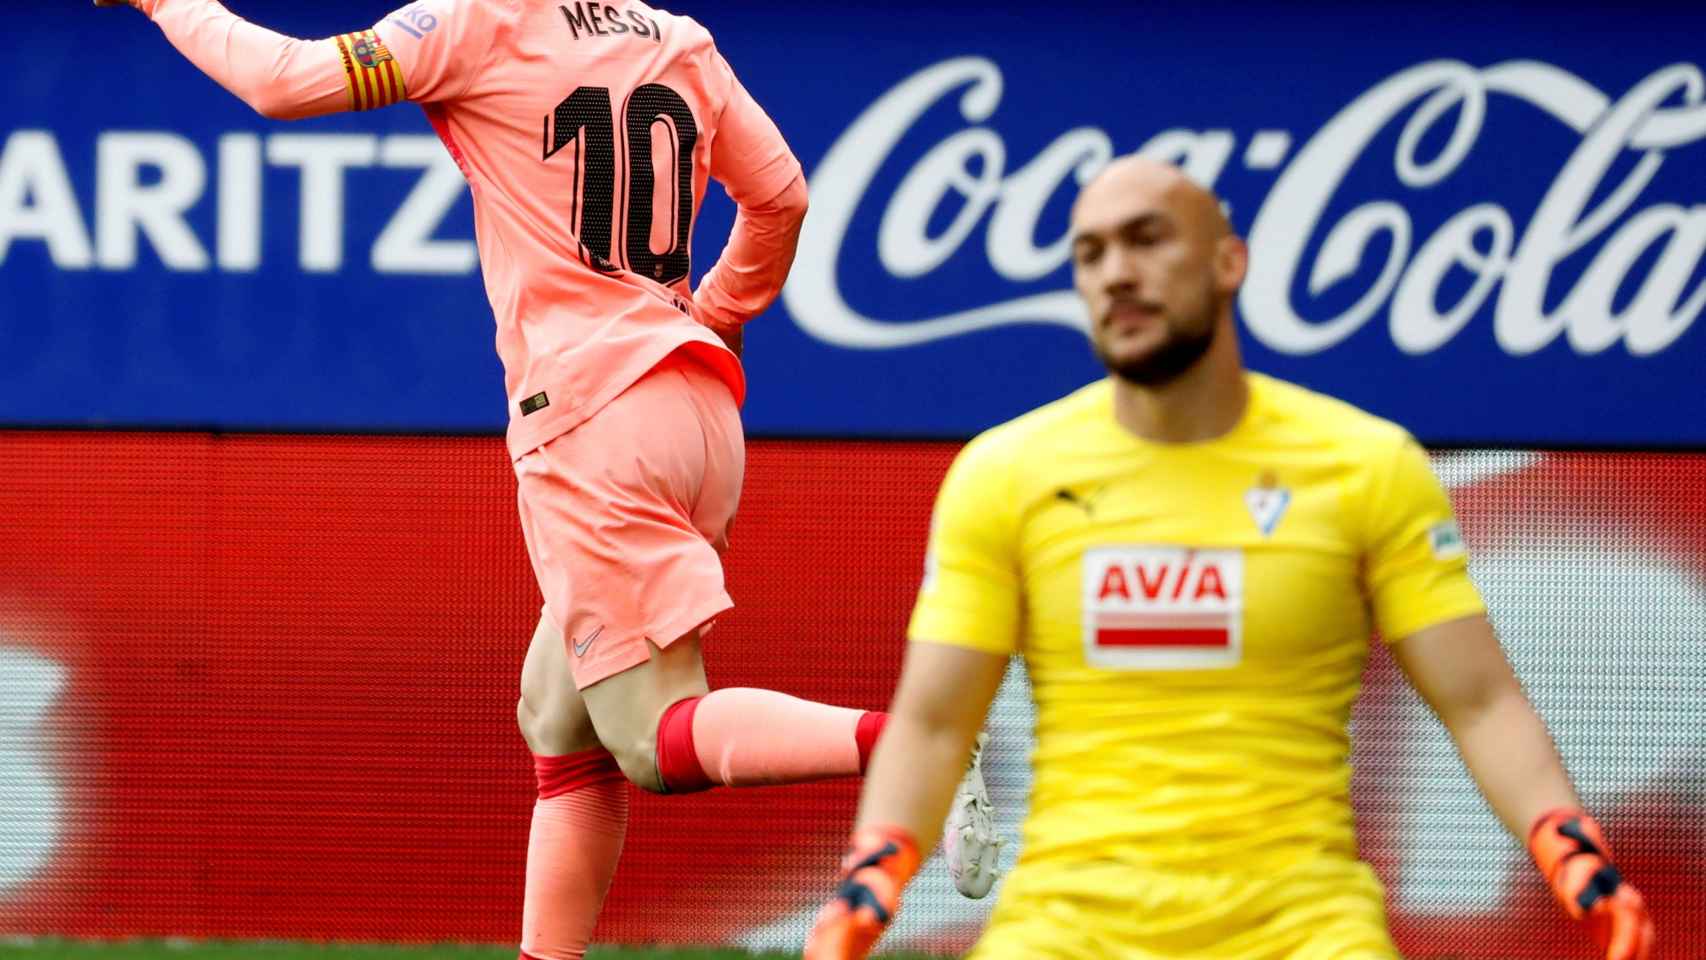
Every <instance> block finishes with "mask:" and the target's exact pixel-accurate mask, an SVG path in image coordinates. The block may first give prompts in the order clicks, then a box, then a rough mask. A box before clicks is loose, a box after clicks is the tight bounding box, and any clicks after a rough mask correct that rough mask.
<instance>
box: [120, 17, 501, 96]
mask: <svg viewBox="0 0 1706 960" xmlns="http://www.w3.org/2000/svg"><path fill="white" fill-rule="evenodd" d="M95 5H96V6H98V7H116V6H129V7H134V8H135V9H137V10H140V11H141V12H142V13H144V14H146V15H147V16H148V17H149V19H151V20H153V21H154V23H155V25H156V26H158V27H159V28H160V31H161V32H162V33H164V34H165V35H166V39H167V40H169V41H171V43H172V45H173V46H174V47H176V48H177V49H178V51H179V52H180V53H182V54H183V55H184V57H185V58H186V59H188V60H189V61H190V62H191V63H193V64H195V65H196V67H198V68H199V69H200V70H201V71H202V72H203V73H205V74H207V75H208V76H209V77H211V78H212V79H213V80H214V81H215V82H217V83H218V84H219V85H220V86H222V87H224V88H225V89H226V90H229V91H230V92H231V93H233V94H235V95H236V96H237V97H238V98H239V99H241V100H242V101H243V102H244V103H246V104H248V105H249V106H250V107H252V108H253V109H254V110H255V111H256V112H258V113H260V114H262V115H263V116H266V117H269V118H272V119H275V120H301V119H306V118H308V117H318V116H325V115H327V114H332V113H341V112H345V111H351V110H372V109H375V108H377V107H385V106H390V105H391V104H394V103H400V102H402V101H403V100H416V101H424V100H436V99H447V98H448V96H447V95H454V94H456V93H460V92H461V90H462V89H463V88H464V87H466V81H467V78H468V77H469V76H470V75H471V73H472V71H471V70H470V69H469V67H470V65H474V64H477V63H478V62H480V61H481V59H482V58H483V52H484V51H485V50H486V49H489V46H490V45H489V44H482V43H479V42H477V41H475V40H471V39H470V38H468V37H464V36H454V35H453V34H455V33H456V32H457V31H455V30H452V29H443V30H438V33H439V35H438V36H436V37H433V36H430V35H431V33H432V32H433V31H434V30H435V29H437V28H438V26H439V23H440V21H441V20H448V19H450V18H449V17H448V16H447V14H448V12H449V7H450V6H452V5H453V4H452V0H425V2H421V3H416V4H413V5H411V6H410V7H407V8H404V9H403V10H401V11H398V13H397V14H395V15H393V16H392V17H391V18H389V19H387V20H385V21H383V22H382V23H381V24H380V25H379V26H377V27H376V28H374V29H372V30H359V31H356V32H353V33H346V34H340V35H338V36H335V37H328V38H326V39H323V40H301V39H297V38H295V37H289V36H285V35H284V34H281V33H277V32H275V31H272V30H268V29H266V28H265V27H262V26H259V25H256V24H253V23H250V22H248V21H247V20H244V19H243V18H241V17H239V16H237V15H236V14H234V13H232V12H231V11H230V10H227V9H226V8H225V7H224V5H223V4H221V3H218V2H216V0H95ZM441 8H442V9H441ZM478 20H479V18H478V16H477V12H476V11H474V10H469V11H467V13H466V15H465V16H462V17H460V18H458V21H459V23H460V24H461V25H462V26H463V27H466V26H467V24H468V23H470V22H478ZM462 32H464V33H465V32H466V30H465V29H464V30H463V31H462ZM388 43H389V44H390V46H388V45H387V44H388ZM393 46H397V47H403V46H407V47H408V50H407V57H408V62H407V63H404V62H400V61H399V59H398V55H394V54H393V52H392V47H393ZM459 49H461V50H478V51H480V53H479V54H476V55H474V56H472V57H468V56H458V55H457V52H456V51H458V50H459Z"/></svg>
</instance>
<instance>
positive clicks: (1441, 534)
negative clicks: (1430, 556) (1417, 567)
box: [1428, 520, 1463, 560]
mask: <svg viewBox="0 0 1706 960" xmlns="http://www.w3.org/2000/svg"><path fill="white" fill-rule="evenodd" d="M1428 545H1429V546H1431V547H1432V548H1433V552H1434V558H1435V559H1438V560H1452V559H1455V558H1457V557H1461V556H1463V533H1462V531H1460V530H1458V529H1457V522H1456V521H1454V520H1444V521H1441V522H1439V523H1436V524H1434V525H1433V526H1432V527H1429V528H1428Z"/></svg>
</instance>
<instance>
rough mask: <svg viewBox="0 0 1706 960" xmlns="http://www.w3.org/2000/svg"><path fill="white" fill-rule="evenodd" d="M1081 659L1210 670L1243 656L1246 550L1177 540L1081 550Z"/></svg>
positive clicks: (1112, 665) (1120, 666) (1117, 665)
mask: <svg viewBox="0 0 1706 960" xmlns="http://www.w3.org/2000/svg"><path fill="white" fill-rule="evenodd" d="M1083 564H1084V570H1083V585H1084V601H1083V621H1084V658H1085V660H1086V661H1088V662H1089V663H1090V665H1091V666H1096V667H1103V668H1107V669H1114V670H1212V669H1223V668H1226V667H1232V666H1236V665H1237V664H1238V662H1239V661H1240V660H1241V659H1242V657H1243V649H1244V646H1243V622H1244V552H1243V551H1242V550H1238V549H1199V548H1194V547H1184V546H1174V545H1153V546H1114V547H1100V548H1097V549H1095V550H1087V551H1085V553H1084V561H1083Z"/></svg>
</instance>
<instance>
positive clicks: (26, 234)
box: [0, 130, 479, 274]
mask: <svg viewBox="0 0 1706 960" xmlns="http://www.w3.org/2000/svg"><path fill="white" fill-rule="evenodd" d="M215 153H216V158H215V161H214V162H213V163H212V164H211V165H210V164H209V162H208V158H207V157H206V156H204V155H203V152H202V148H201V147H200V146H198V145H197V144H196V143H194V142H193V141H191V140H188V139H185V138H184V137H181V136H179V135H177V134H173V133H159V132H136V133H117V132H115V133H104V134H101V135H100V136H99V137H98V138H97V139H96V141H95V188H94V204H93V210H92V214H93V216H92V218H91V217H90V216H89V213H90V212H91V211H86V210H84V209H83V207H82V206H81V205H80V204H79V202H78V197H79V194H78V191H76V190H74V189H73V187H72V179H71V175H70V173H69V172H68V170H67V167H66V162H65V155H64V152H63V151H62V150H61V149H60V145H59V139H58V138H57V137H56V136H55V135H54V134H53V133H52V132H50V131H46V130H17V131H14V132H12V134H11V135H10V136H8V137H7V138H6V140H5V143H4V146H3V148H0V266H4V264H5V262H6V257H7V254H8V253H9V252H10V251H11V249H12V247H13V245H14V244H17V243H21V242H32V241H33V242H37V243H41V244H44V245H45V246H46V249H47V253H48V256H49V257H50V258H51V259H52V260H53V263H54V266H56V267H58V268H59V269H61V270H90V269H100V270H112V271H121V270H132V269H135V268H136V266H137V262H138V257H139V251H140V248H141V246H142V243H143V242H144V241H146V242H147V243H148V244H149V246H151V247H152V248H153V250H154V253H155V254H156V255H157V256H158V257H159V258H160V262H161V263H162V264H163V265H164V266H165V267H166V269H168V270H172V271H180V272H196V271H205V270H209V269H212V268H214V267H217V268H218V269H219V270H221V271H223V272H227V273H251V272H254V271H256V270H259V269H260V268H261V238H262V230H261V228H262V223H263V220H264V219H265V218H264V216H263V214H264V211H263V204H262V201H263V199H264V198H265V196H266V193H267V191H266V190H265V189H264V186H263V184H264V180H265V174H266V172H267V171H268V170H269V169H279V168H283V169H294V170H296V171H298V174H299V179H300V185H301V189H300V190H299V195H300V201H299V208H298V222H299V224H300V229H299V231H298V240H297V251H296V253H297V263H298V266H299V267H300V269H301V270H302V271H303V272H304V273H336V272H338V271H340V270H342V269H343V268H344V264H345V261H346V260H347V252H346V249H345V247H346V234H347V233H348V232H349V231H348V229H347V228H346V219H347V218H346V213H347V208H348V201H347V194H348V192H349V191H348V190H347V189H346V185H347V180H348V177H349V174H350V173H351V172H352V171H359V170H366V169H379V170H392V171H405V172H408V171H412V173H409V174H408V175H410V176H413V177H414V184H415V185H414V188H413V190H412V191H411V192H410V193H409V194H408V196H407V197H406V198H405V199H404V200H403V202H402V204H401V205H400V206H398V207H397V208H396V210H395V211H391V212H389V219H388V220H386V221H385V225H384V227H383V228H382V229H381V230H380V231H379V233H378V235H377V236H376V237H375V238H374V239H373V241H372V246H371V247H370V249H369V251H368V256H367V259H368V262H369V264H370V265H371V268H372V269H373V270H374V271H375V272H377V273H381V274H468V273H472V272H473V271H474V270H475V268H476V267H477V266H478V265H479V254H478V251H477V250H476V248H475V245H474V243H473V241H472V240H467V239H454V240H447V239H439V238H437V236H436V234H437V231H438V229H439V227H440V225H441V224H442V223H443V222H444V219H445V216H446V215H447V214H448V213H449V212H450V210H451V208H452V206H453V205H454V204H455V203H456V201H457V200H458V199H460V198H461V197H462V196H463V194H464V193H465V192H466V190H467V183H466V181H465V180H463V178H462V172H461V171H460V170H458V169H457V167H456V164H455V162H454V161H452V160H451V159H450V155H449V154H448V153H447V152H446V151H445V149H444V146H443V145H442V144H440V143H439V141H438V139H437V138H435V137H431V136H425V135H404V134H398V135H393V136H385V137H378V136H369V135H360V134H315V133H307V134H305V133H280V134H274V135H272V136H267V137H261V136H258V135H255V134H249V133H232V134H227V135H225V136H222V137H220V138H219V141H218V147H217V149H216V151H215ZM210 181H211V183H210ZM210 193H211V194H212V195H213V200H214V203H215V204H216V208H215V216H216V220H215V224H216V225H215V228H214V234H215V235H214V236H213V237H212V238H208V237H204V236H200V235H198V234H197V233H196V231H195V230H194V228H192V227H191V225H190V222H189V214H190V212H191V210H193V209H194V208H196V207H197V206H198V205H200V204H201V203H202V202H203V201H204V200H206V199H208V196H209V194H210Z"/></svg>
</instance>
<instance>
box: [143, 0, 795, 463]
mask: <svg viewBox="0 0 1706 960" xmlns="http://www.w3.org/2000/svg"><path fill="white" fill-rule="evenodd" d="M139 5H140V6H141V7H142V8H143V10H144V12H146V13H148V14H149V15H150V16H151V17H152V18H153V19H154V21H155V22H156V23H157V24H158V25H159V26H160V28H161V29H162V30H163V31H164V32H165V33H166V35H167V37H168V39H170V40H171V41H172V43H173V44H174V45H175V46H176V47H177V48H178V49H179V50H180V51H182V52H183V53H184V55H185V56H187V57H188V58H189V59H190V60H191V61H193V62H194V63H195V64H196V65H197V66H198V67H200V68H201V69H202V70H203V71H205V72H206V73H207V74H208V75H210V76H211V77H213V78H214V79H215V80H217V81H219V82H220V83H221V84H223V85H224V86H225V87H226V88H227V89H229V90H231V91H232V92H234V93H236V94H237V95H238V96H240V97H242V98H243V99H244V100H246V101H247V102H249V103H250V104H251V105H253V106H254V107H255V108H256V109H257V110H260V111H261V112H263V113H265V114H267V115H268V116H273V117H282V118H296V117H308V116H316V115H320V114H326V113H334V112H337V111H341V110H363V109H372V108H374V107H381V106H387V105H389V104H393V103H397V102H400V101H402V100H405V99H406V100H412V101H415V102H417V103H419V104H421V105H422V106H423V107H424V108H425V110H426V113H427V117H428V118H429V119H430V120H431V122H432V126H433V128H434V129H435V130H437V131H438V135H439V137H440V139H442V140H443V141H444V143H445V146H446V147H448V148H449V150H450V154H451V156H452V157H454V158H455V160H456V163H457V164H458V165H459V166H460V167H461V168H462V172H463V174H464V175H465V176H466V177H467V178H468V183H469V185H470V186H471V188H472V191H473V197H474V219H475V233H476V236H477V239H478V243H479V248H480V264H481V267H482V269H483V271H484V273H485V280H486V291H487V294H488V296H489V297H490V298H491V303H492V311H493V314H494V315H495V317H496V320H497V349H498V355H499V357H500V358H501V359H502V360H503V365H504V371H505V387H506V389H507V392H508V395H509V401H510V426H509V438H508V439H509V449H510V453H511V455H512V456H515V457H520V456H521V455H522V454H524V453H526V452H528V451H529V450H532V449H534V448H535V447H538V446H539V445H540V444H543V443H545V442H546V441H548V440H550V439H552V438H553V437H556V436H558V435H559V434H562V433H564V432H566V431H568V430H571V429H573V428H574V427H575V426H576V425H577V424H579V423H581V422H582V421H584V420H585V419H586V418H587V417H589V416H591V415H592V414H593V413H595V412H597V410H598V409H599V408H600V407H602V406H603V405H604V404H605V403H607V402H608V401H609V400H611V399H612V398H614V397H615V396H616V395H617V394H619V393H621V392H622V391H623V390H624V389H626V388H627V387H628V386H629V385H630V384H632V383H634V382H635V381H636V380H638V379H639V378H640V377H641V376H643V375H644V374H645V373H646V371H648V370H650V369H651V368H652V367H653V366H655V365H656V364H657V363H658V362H659V361H660V360H662V359H663V358H664V357H666V356H668V355H669V354H671V353H673V352H674V351H676V350H680V349H686V350H690V351H693V352H695V353H696V354H698V355H699V356H700V357H701V358H702V359H704V360H705V361H706V362H707V363H708V364H710V366H711V367H712V368H713V369H715V370H716V371H717V372H718V373H719V375H720V376H721V377H722V378H723V379H724V381H725V382H727V383H728V385H729V387H730V389H731V390H732V391H733V392H734V394H735V397H736V399H737V400H741V399H743V398H744V395H745V379H744V377H743V375H742V373H741V369H740V362H739V361H738V360H737V359H736V358H735V357H734V355H733V354H732V353H730V352H729V351H728V349H727V348H726V347H724V346H723V342H722V340H721V338H720V337H718V336H717V335H716V334H715V333H714V332H713V331H712V330H711V329H708V326H710V327H716V328H719V329H726V328H728V327H732V326H734V325H737V324H740V323H744V322H745V321H746V320H747V319H749V318H751V317H752V316H754V315H756V314H757V313H759V312H760V311H762V310H763V309H764V308H765V307H766V306H768V305H769V304H770V302H771V301H772V300H773V299H775V297H776V294H777V293H778V292H779V291H780V290H781V287H782V283H783V281H784V280H785V279H786V278H787V273H788V268H789V266H790V265H791V264H792V262H793V255H794V247H795V243H796V241H797V240H798V236H799V226H800V221H801V219H802V218H803V216H804V212H805V186H804V180H803V178H802V177H801V174H800V166H799V162H798V161H797V160H795V159H794V156H793V154H792V153H791V152H790V151H789V150H788V146H787V143H786V142H785V141H784V140H783V139H782V136H781V134H780V133H779V132H778V131H777V129H776V126H775V124H774V123H772V122H771V120H770V118H769V117H768V116H766V115H765V113H764V111H763V110H762V109H761V108H760V107H759V106H758V104H757V103H756V102H754V101H753V99H752V97H751V96H750V95H749V94H748V93H747V92H746V90H745V89H744V88H743V87H742V86H741V84H740V82H739V81H738V80H737V79H736V78H735V75H734V73H733V71H732V70H731V69H730V68H729V65H728V63H727V62H726V61H724V59H723V58H722V56H721V55H720V54H719V53H718V52H717V49H716V46H715V45H714V44H713V43H712V41H711V36H710V34H709V33H708V32H707V31H706V30H705V28H704V27H702V26H700V25H699V24H698V23H696V22H694V21H693V20H692V19H690V18H687V17H680V16H675V15H673V14H669V13H665V12H664V11H661V10H656V9H653V8H652V7H649V6H647V5H645V4H644V3H640V2H638V0H620V2H609V3H604V2H594V3H586V2H573V3H548V2H542V0H420V2H418V3H413V4H411V5H409V6H407V7H404V8H402V9H401V10H398V11H397V12H396V13H394V14H392V15H391V16H390V17H387V18H386V19H384V20H382V21H381V22H380V23H378V24H377V25H375V26H374V27H373V29H371V30H363V31H360V32H357V33H350V34H344V35H342V36H338V37H333V38H330V39H326V40H317V41H304V40H295V39H292V38H289V37H285V36H281V35H279V34H277V33H273V32H272V31H269V30H265V29H263V28H261V27H258V26H255V25H253V24H250V23H247V22H246V21H244V20H242V19H240V18H238V17H236V16H235V15H233V14H231V13H230V12H229V11H227V10H226V9H225V8H224V7H223V6H221V5H220V4H219V3H217V2H215V0H142V2H141V3H140V4H139ZM708 176H709V177H715V178H716V179H717V181H718V182H720V183H722V184H723V186H724V188H725V189H727V190H728V192H729V195H730V196H731V197H732V198H733V199H734V201H735V203H736V205H737V207H738V208H739V209H738V213H737V216H736V220H735V227H734V230H733V232H732V234H731V235H730V239H729V243H728V246H727V247H726V248H725V249H724V251H723V256H722V258H721V259H720V260H719V261H718V262H717V264H716V265H715V266H713V267H712V269H711V270H710V271H709V273H707V274H706V277H705V280H704V282H703V283H701V284H700V287H699V290H698V292H697V294H695V293H694V292H693V291H692V290H691V289H690V287H689V281H688V270H689V263H688V256H689V250H690V249H691V246H690V244H691V238H692V231H693V221H694V218H695V217H696V216H697V214H698V211H699V203H700V200H701V199H703V197H704V193H705V185H706V178H707V177H708Z"/></svg>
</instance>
